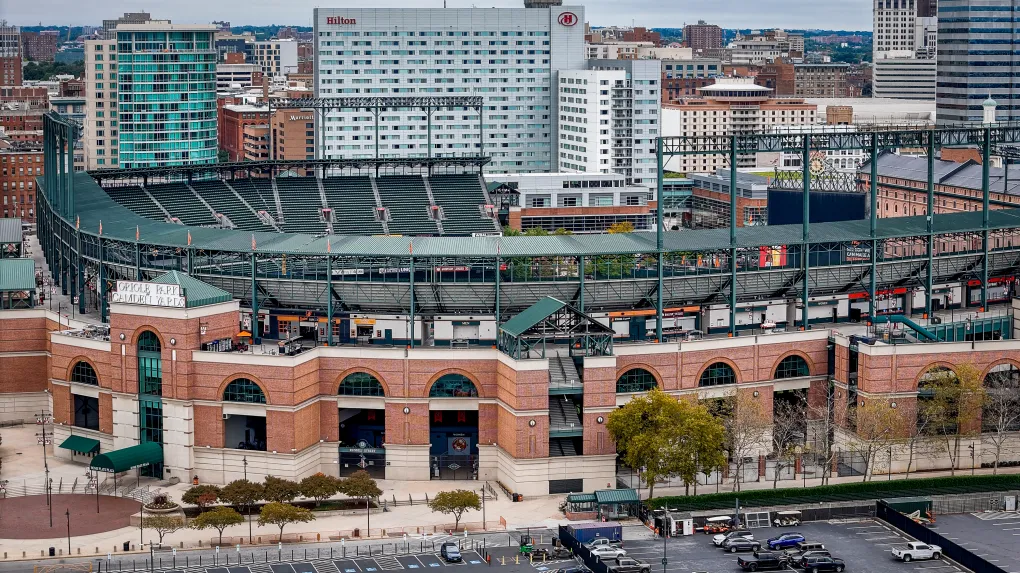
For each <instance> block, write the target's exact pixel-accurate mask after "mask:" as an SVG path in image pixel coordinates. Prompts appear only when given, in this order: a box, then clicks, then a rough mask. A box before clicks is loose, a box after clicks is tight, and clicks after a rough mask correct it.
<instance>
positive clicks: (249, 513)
mask: <svg viewBox="0 0 1020 573" xmlns="http://www.w3.org/2000/svg"><path fill="white" fill-rule="evenodd" d="M241 463H242V464H244V481H245V483H246V484H247V482H248V456H244V457H242V458H241ZM247 510H248V511H247V512H246V513H247V514H248V545H251V537H252V534H251V503H248V504H247Z"/></svg>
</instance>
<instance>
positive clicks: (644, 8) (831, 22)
mask: <svg viewBox="0 0 1020 573" xmlns="http://www.w3.org/2000/svg"><path fill="white" fill-rule="evenodd" d="M339 4H341V3H335V4H334V5H331V4H330V3H322V2H319V1H318V0H293V1H291V2H288V3H286V4H285V5H284V4H280V3H278V2H273V1H271V0H255V1H252V2H249V3H248V4H247V5H246V6H245V10H244V12H243V13H242V14H241V15H243V16H244V18H245V20H244V21H240V20H238V18H237V16H238V15H239V14H238V12H237V10H236V8H237V6H236V5H233V4H230V3H227V2H199V1H198V0H182V1H180V2H176V3H174V4H172V5H169V4H157V5H155V6H152V5H149V4H147V3H145V2H139V1H138V0H110V1H103V2H99V1H97V0H86V1H84V2H73V1H71V0H53V1H51V2H46V3H28V2H21V3H14V2H12V3H8V4H6V5H5V8H4V10H3V11H0V19H6V20H7V21H8V22H9V23H10V24H13V25H19V26H32V25H38V24H39V23H42V24H48V25H60V26H63V25H71V26H81V25H98V24H100V23H101V20H102V19H103V18H112V17H116V16H118V15H120V14H121V13H123V12H139V11H146V10H147V11H149V12H151V13H152V14H153V17H160V18H169V19H171V20H173V21H175V22H178V21H179V22H182V23H183V22H188V23H202V22H206V21H213V20H227V21H230V22H231V23H233V24H234V25H253V26H263V25H271V24H281V25H296V26H311V22H312V10H313V9H314V8H316V7H323V8H328V7H342V6H340V5H339ZM564 4H568V5H578V4H579V5H583V6H585V11H586V13H587V14H588V21H589V23H591V24H592V25H594V26H611V25H620V26H623V25H631V24H633V25H637V26H645V27H657V28H661V27H676V28H680V27H682V26H683V25H684V24H692V23H696V22H697V21H698V20H705V21H708V22H710V23H713V24H718V25H719V26H721V27H723V28H756V29H759V28H776V27H778V28H794V29H826V30H852V31H867V30H871V28H872V18H871V16H872V14H871V2H870V1H869V0H851V1H850V2H842V3H837V2H832V1H829V2H812V1H809V0H794V1H783V0H763V1H757V2H751V1H749V0H725V1H723V2H717V3H714V4H711V5H705V4H703V3H699V2H683V3H679V4H672V5H671V6H670V10H669V11H668V12H666V13H664V12H663V10H662V7H661V6H660V5H658V4H656V3H654V2H651V1H650V0H588V1H585V2H571V1H569V0H567V1H565V2H564ZM371 5H372V7H377V8H400V7H407V6H408V4H407V2H406V0H377V1H375V2H372V3H371ZM446 5H447V6H448V7H450V8H470V7H471V6H472V5H473V4H472V2H471V1H470V0H447V2H446ZM474 5H475V6H476V7H495V8H512V7H520V6H522V5H523V0H491V1H490V2H487V3H484V4H482V5H478V4H477V3H475V4H474ZM415 6H416V7H432V8H438V7H442V6H443V0H422V1H420V2H416V3H415ZM350 7H352V8H354V7H357V5H352V6H350ZM751 8H753V12H754V13H755V14H756V17H754V18H751V17H749V16H748V14H749V13H750V11H751V10H750V9H751ZM296 14H305V15H304V16H301V17H299V18H297V19H296V20H295V15H296Z"/></svg>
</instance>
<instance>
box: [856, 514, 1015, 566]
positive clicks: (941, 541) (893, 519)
mask: <svg viewBox="0 0 1020 573" xmlns="http://www.w3.org/2000/svg"><path fill="white" fill-rule="evenodd" d="M875 515H876V517H878V518H879V519H881V520H882V521H884V522H886V523H888V524H889V525H891V526H893V527H895V528H896V529H899V530H900V531H902V532H904V533H906V534H907V535H909V536H911V537H913V538H914V539H916V540H918V541H920V542H922V543H928V544H930V545H938V546H939V547H941V548H942V554H943V555H945V556H946V557H948V558H950V559H952V560H953V561H956V562H957V563H959V564H960V565H961V566H963V567H964V568H966V569H970V570H971V571H981V573H1006V570H1005V569H1003V568H1001V567H999V566H998V565H995V564H994V563H991V562H990V561H988V560H986V559H985V558H983V557H981V556H979V555H975V554H973V553H971V552H970V551H967V550H966V549H964V548H963V547H960V546H959V545H957V544H956V543H954V542H952V541H950V540H949V539H947V538H945V537H943V536H942V535H939V534H938V533H937V532H936V531H934V530H932V529H929V528H927V527H925V526H923V525H921V524H919V523H916V522H915V521H914V520H912V519H910V518H908V517H907V516H905V515H903V514H902V513H900V512H898V511H896V510H895V509H893V508H891V507H889V504H887V503H885V502H884V501H879V502H878V503H877V507H876V508H875Z"/></svg>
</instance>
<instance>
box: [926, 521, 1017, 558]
mask: <svg viewBox="0 0 1020 573" xmlns="http://www.w3.org/2000/svg"><path fill="white" fill-rule="evenodd" d="M935 530H936V531H938V532H939V533H941V534H942V535H944V536H945V537H947V538H948V539H950V540H951V541H953V542H955V543H957V544H959V545H960V546H962V547H963V548H964V549H967V550H969V551H970V552H971V553H974V554H976V555H979V556H981V557H984V558H985V559H987V560H988V561H990V562H992V563H994V564H996V565H998V566H999V567H1002V568H1003V569H1005V570H1006V571H1009V572H1011V573H1020V558H1018V557H1017V555H1018V551H1017V544H1018V543H1020V513H1017V512H1005V511H995V512H984V513H978V514H973V515H971V514H967V513H964V514H957V515H940V516H938V519H937V521H936V523H935ZM933 573H935V572H933Z"/></svg>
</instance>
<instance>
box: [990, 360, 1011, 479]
mask: <svg viewBox="0 0 1020 573" xmlns="http://www.w3.org/2000/svg"><path fill="white" fill-rule="evenodd" d="M1017 374H1018V372H1017V371H1016V370H1014V369H1013V368H1010V369H1009V370H1007V371H1002V372H990V373H988V376H986V377H985V392H986V393H987V399H986V401H985V408H984V410H983V411H982V412H981V430H982V432H984V434H985V436H986V437H987V438H988V440H989V441H991V442H992V447H993V448H994V449H995V462H994V463H993V464H992V473H993V474H997V473H999V461H1000V460H1001V459H1002V450H1003V446H1005V445H1006V442H1007V440H1009V441H1013V440H1015V438H1014V432H1016V431H1017V430H1020V378H1018V377H1017Z"/></svg>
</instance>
